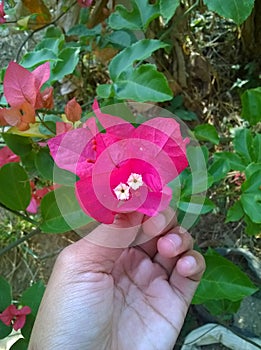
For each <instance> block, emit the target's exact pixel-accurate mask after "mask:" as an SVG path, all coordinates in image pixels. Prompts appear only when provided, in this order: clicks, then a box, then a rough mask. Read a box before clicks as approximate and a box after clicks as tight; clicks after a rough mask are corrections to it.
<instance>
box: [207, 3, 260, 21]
mask: <svg viewBox="0 0 261 350" xmlns="http://www.w3.org/2000/svg"><path fill="white" fill-rule="evenodd" d="M203 1H204V3H205V5H206V6H207V7H208V9H209V10H210V11H214V12H216V13H217V14H219V15H220V16H222V17H225V18H231V19H232V20H233V21H234V22H235V23H236V24H237V25H240V24H242V23H243V22H244V21H245V20H246V19H247V17H248V16H249V15H250V13H251V12H252V10H253V7H254V4H255V0H244V1H240V0H226V1H224V0H203Z"/></svg>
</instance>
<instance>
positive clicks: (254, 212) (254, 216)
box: [241, 181, 261, 224]
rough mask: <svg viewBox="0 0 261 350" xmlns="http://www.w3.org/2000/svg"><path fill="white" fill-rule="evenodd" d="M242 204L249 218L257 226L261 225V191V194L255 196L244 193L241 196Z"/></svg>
mask: <svg viewBox="0 0 261 350" xmlns="http://www.w3.org/2000/svg"><path fill="white" fill-rule="evenodd" d="M260 183H261V181H260ZM241 203H242V206H243V209H244V212H245V213H246V214H247V215H248V217H249V218H250V219H251V220H252V221H253V222H254V223H255V224H261V190H260V193H255V194H253V193H243V194H242V195H241Z"/></svg>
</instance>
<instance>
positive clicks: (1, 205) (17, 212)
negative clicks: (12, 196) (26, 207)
mask: <svg viewBox="0 0 261 350" xmlns="http://www.w3.org/2000/svg"><path fill="white" fill-rule="evenodd" d="M0 207H2V208H4V209H6V210H8V211H10V212H11V213H13V214H15V215H17V216H20V218H22V219H23V220H25V221H28V222H30V223H31V224H33V225H38V224H39V223H38V222H37V221H36V220H34V219H31V218H30V217H29V216H27V215H24V214H22V213H20V212H19V211H16V210H13V209H10V208H8V207H6V206H5V205H4V204H3V203H1V202H0Z"/></svg>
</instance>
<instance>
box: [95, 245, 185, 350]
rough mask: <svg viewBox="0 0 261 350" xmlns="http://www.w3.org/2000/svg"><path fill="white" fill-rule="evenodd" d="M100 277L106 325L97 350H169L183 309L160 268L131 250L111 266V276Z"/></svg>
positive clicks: (182, 299)
mask: <svg viewBox="0 0 261 350" xmlns="http://www.w3.org/2000/svg"><path fill="white" fill-rule="evenodd" d="M104 277H105V278H104V286H103V287H101V293H102V298H106V299H103V300H104V301H105V300H106V302H105V304H103V315H104V317H106V319H107V320H104V322H105V324H106V323H107V325H106V326H105V329H106V331H105V333H104V335H106V336H105V337H104V338H103V339H101V338H100V340H101V342H102V344H101V343H100V344H99V349H102V348H105V349H111V350H112V349H113V350H116V349H121V350H125V349H126V350H127V349H128V350H129V349H135V350H139V349H140V350H147V349H158V350H161V349H162V350H167V349H172V348H173V344H174V343H175V340H176V338H177V336H178V334H179V330H180V328H181V326H182V323H183V320H184V317H185V314H184V313H185V310H187V305H186V301H185V298H184V297H183V296H182V293H181V291H179V290H178V289H177V288H175V287H174V286H171V285H170V283H169V281H168V276H167V273H166V271H165V270H164V268H163V267H161V266H160V265H159V264H158V263H155V262H153V261H151V259H150V258H149V257H148V256H147V255H146V254H145V253H143V252H142V251H140V250H138V249H134V248H132V249H126V250H125V251H124V252H123V254H122V255H121V256H120V258H119V259H118V260H117V261H116V262H115V264H114V268H113V270H112V274H111V276H109V278H108V275H106V276H104ZM104 293H105V294H104ZM166 334H167V335H168V337H166ZM104 341H105V342H106V344H107V345H106V346H105V347H104Z"/></svg>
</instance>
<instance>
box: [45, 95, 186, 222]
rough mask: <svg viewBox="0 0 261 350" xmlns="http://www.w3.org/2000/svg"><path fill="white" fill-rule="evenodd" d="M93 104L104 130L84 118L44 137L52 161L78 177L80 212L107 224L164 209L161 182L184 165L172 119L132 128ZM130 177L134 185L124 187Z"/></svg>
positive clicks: (165, 191) (167, 193) (166, 193)
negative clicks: (118, 217) (77, 125)
mask: <svg viewBox="0 0 261 350" xmlns="http://www.w3.org/2000/svg"><path fill="white" fill-rule="evenodd" d="M93 108H94V112H95V114H96V117H97V119H98V121H99V123H100V124H101V125H102V127H103V128H104V130H102V131H101V132H99V131H98V129H97V126H96V124H94V118H90V119H89V120H88V121H87V122H86V123H85V124H84V125H83V128H80V129H74V130H70V131H68V132H66V133H64V134H61V135H58V136H56V137H55V138H53V139H50V140H49V141H48V145H49V148H50V151H51V155H52V157H53V158H54V160H55V162H56V164H57V165H58V166H59V167H61V168H63V169H67V170H69V171H71V172H73V173H75V174H77V175H78V176H79V180H78V181H77V182H76V185H75V189H76V196H77V199H78V201H79V203H80V206H81V207H82V209H83V211H84V212H85V213H86V214H88V215H89V216H91V217H93V218H94V219H95V220H97V221H99V222H103V223H107V224H110V223H112V222H113V221H114V216H115V214H117V213H128V212H133V211H138V212H140V213H143V214H145V215H148V216H154V215H156V214H157V213H158V212H160V211H162V210H164V209H165V208H166V207H167V206H168V205H169V203H170V201H171V198H172V192H171V189H170V188H169V187H168V186H167V184H168V183H169V182H170V181H172V180H173V179H174V178H175V177H177V176H178V175H179V173H180V172H181V171H183V170H184V169H185V168H186V167H187V166H188V160H187V157H186V145H187V144H188V142H189V139H187V138H186V139H183V137H182V135H181V132H180V126H179V124H178V122H177V121H175V120H174V119H172V118H162V117H158V118H154V119H151V120H148V121H146V122H145V123H143V124H141V125H139V126H138V127H137V128H135V127H134V126H133V125H132V124H130V123H129V122H127V121H125V120H123V119H121V118H119V117H116V116H111V115H109V114H104V113H102V111H101V110H100V108H99V106H98V103H97V101H95V102H94V104H93ZM130 176H131V177H130ZM135 176H136V177H138V179H139V181H140V183H139V185H138V186H133V187H126V186H128V183H129V182H128V179H129V178H131V179H135ZM122 184H123V185H122ZM119 185H120V186H119ZM130 186H131V183H130ZM116 188H117V191H119V189H121V188H125V189H126V188H127V189H128V195H126V196H125V194H124V195H118V196H116V193H115V191H114V190H115V189H116Z"/></svg>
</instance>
